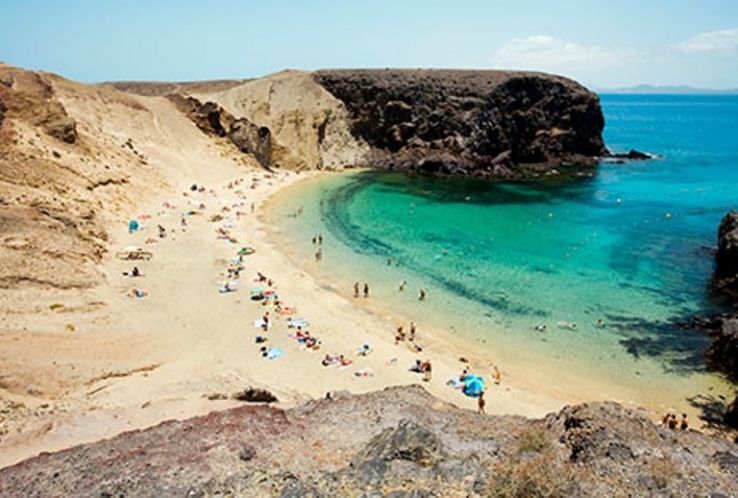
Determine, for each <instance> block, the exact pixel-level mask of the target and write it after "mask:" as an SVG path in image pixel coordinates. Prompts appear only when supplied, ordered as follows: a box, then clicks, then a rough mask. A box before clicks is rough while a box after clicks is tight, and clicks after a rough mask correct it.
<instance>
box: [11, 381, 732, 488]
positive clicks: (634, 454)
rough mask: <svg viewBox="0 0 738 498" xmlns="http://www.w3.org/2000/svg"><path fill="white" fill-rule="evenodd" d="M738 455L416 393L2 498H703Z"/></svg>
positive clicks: (586, 408) (597, 420)
mask: <svg viewBox="0 0 738 498" xmlns="http://www.w3.org/2000/svg"><path fill="white" fill-rule="evenodd" d="M737 460H738V446H736V445H735V444H733V443H731V442H730V441H728V440H725V439H720V438H717V437H710V436H706V435H703V434H700V433H698V432H696V431H671V430H668V429H664V428H659V427H656V426H654V425H653V424H652V423H651V421H650V420H648V418H646V417H645V416H644V415H643V414H642V413H640V412H637V411H633V410H628V409H625V408H623V407H622V406H620V405H618V404H616V403H589V404H586V405H580V406H573V407H567V408H565V409H563V410H562V411H561V412H560V413H558V414H551V415H549V416H547V417H546V418H544V419H542V420H526V419H523V418H522V417H512V416H495V417H488V416H483V415H478V414H476V413H473V412H470V411H465V410H460V409H458V408H455V407H453V406H451V405H445V404H443V403H441V402H439V401H438V400H437V399H435V398H433V397H432V396H430V395H429V394H428V393H427V392H425V391H424V390H423V389H422V388H421V387H419V386H409V387H401V388H389V389H386V390H384V391H382V392H376V393H369V394H364V395H360V396H345V397H341V398H340V399H322V400H316V401H312V402H310V403H307V404H306V405H303V406H300V407H297V408H294V409H291V410H287V411H282V410H278V409H275V408H272V407H268V406H245V407H242V408H236V409H232V410H227V411H223V412H213V413H211V414H209V415H206V416H204V417H198V418H195V419H192V420H187V421H182V422H175V421H169V422H165V423H162V424H160V425H158V426H156V427H152V428H150V429H147V430H144V431H133V432H129V433H125V434H121V435H120V436H117V437H114V438H112V439H108V440H104V441H100V442H98V443H94V444H88V445H83V446H79V447H77V448H72V449H69V450H65V451H61V452H59V453H54V454H42V455H39V456H38V457H35V458H32V459H30V460H27V461H25V462H21V463H19V464H17V465H14V466H12V467H7V468H5V469H0V495H2V496H72V495H75V496H79V495H84V496H195V497H205V496H247V497H250V496H259V497H262V496H295V497H296V496H492V495H495V496H652V495H663V496H677V495H679V496H706V495H713V496H715V495H716V494H721V495H724V496H733V495H736V493H738V481H736V479H735V475H736V470H737V469H738V466H737V465H736V461H737Z"/></svg>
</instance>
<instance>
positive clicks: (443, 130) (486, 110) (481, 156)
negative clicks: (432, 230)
mask: <svg viewBox="0 0 738 498" xmlns="http://www.w3.org/2000/svg"><path fill="white" fill-rule="evenodd" d="M314 78H315V79H316V81H317V82H318V83H319V84H321V85H322V86H323V87H324V88H326V89H327V90H328V91H329V92H330V93H331V94H333V95H334V96H335V97H336V98H338V99H339V100H341V101H342V102H343V103H344V104H345V105H346V107H347V109H348V110H349V113H350V117H351V121H352V123H351V132H352V134H353V135H354V136H356V137H358V138H360V139H361V140H363V141H365V142H366V143H367V144H369V146H370V147H371V149H372V151H373V153H372V157H371V158H370V161H369V165H371V166H375V167H384V168H396V169H405V170H412V171H419V172H425V173H436V174H455V175H474V176H483V177H496V178H527V177H536V176H541V175H546V174H552V173H554V170H556V168H560V167H561V166H568V165H576V166H580V167H585V168H586V167H591V166H593V165H595V164H596V163H597V161H598V159H599V157H600V156H603V155H605V154H606V153H607V151H606V149H605V146H604V144H603V141H602V136H601V133H602V129H603V127H604V118H603V116H602V110H601V108H600V103H599V99H598V97H597V95H595V94H594V93H592V92H590V91H588V90H587V89H585V88H584V87H582V86H580V85H579V84H577V83H576V82H574V81H572V80H569V79H566V78H563V77H559V76H552V75H547V74H542V73H533V72H516V71H455V70H325V71H317V72H316V73H314Z"/></svg>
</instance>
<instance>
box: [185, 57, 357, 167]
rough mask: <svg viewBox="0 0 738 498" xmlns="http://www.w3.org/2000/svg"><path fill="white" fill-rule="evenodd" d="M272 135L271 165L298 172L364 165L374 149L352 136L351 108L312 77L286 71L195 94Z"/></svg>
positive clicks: (309, 74)
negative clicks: (350, 129)
mask: <svg viewBox="0 0 738 498" xmlns="http://www.w3.org/2000/svg"><path fill="white" fill-rule="evenodd" d="M192 96H194V97H196V98H197V99H199V100H201V101H203V102H205V101H214V102H216V103H218V104H219V105H220V106H222V107H223V108H224V109H225V110H226V111H228V112H230V113H231V114H233V115H234V116H236V117H245V118H248V119H249V120H250V121H252V122H253V123H255V124H257V125H258V126H266V127H268V128H269V129H270V131H271V133H272V140H273V142H272V158H271V161H270V162H271V164H272V165H273V166H275V167H277V166H278V167H281V168H285V169H292V170H304V169H327V170H333V169H340V168H343V167H346V166H356V165H361V164H363V158H364V157H365V154H366V153H367V152H368V150H369V148H368V146H367V145H366V144H365V143H362V142H360V141H357V140H356V139H355V138H354V137H353V136H352V135H351V133H350V131H349V120H348V111H347V110H346V106H345V105H344V104H343V103H342V102H341V101H339V100H338V99H336V98H335V97H334V96H333V95H331V94H330V93H329V92H327V91H326V90H325V89H324V88H323V87H322V86H320V85H319V84H318V83H316V82H315V80H314V79H313V76H312V74H311V73H308V72H302V71H282V72H279V73H276V74H272V75H269V76H266V77H264V78H260V79H258V80H252V81H247V82H245V83H243V84H241V85H238V86H234V87H232V88H228V89H226V90H223V91H218V92H210V93H206V92H202V91H200V92H194V91H193V92H192Z"/></svg>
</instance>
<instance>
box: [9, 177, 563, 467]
mask: <svg viewBox="0 0 738 498" xmlns="http://www.w3.org/2000/svg"><path fill="white" fill-rule="evenodd" d="M308 176H309V174H295V173H279V174H267V173H265V172H263V171H258V170H255V169H254V170H246V172H245V173H243V174H241V175H238V176H234V177H233V178H232V179H229V180H223V179H222V177H220V178H219V177H214V178H207V179H205V180H204V181H202V183H200V181H199V180H197V179H193V185H197V186H198V188H197V189H195V190H194V191H193V190H192V189H191V188H192V187H191V186H189V187H188V185H182V187H181V189H180V190H178V191H172V192H169V193H168V195H163V194H159V195H158V196H159V198H157V199H151V201H150V203H148V204H145V203H142V207H141V208H140V209H138V210H137V212H136V213H135V215H134V217H135V219H136V220H137V222H138V223H139V224H140V225H139V229H138V230H136V231H129V229H128V228H129V227H128V224H127V223H116V224H115V226H113V227H111V230H110V233H111V241H110V247H111V250H110V251H109V253H108V254H107V256H106V258H105V260H104V263H103V267H102V271H103V273H104V275H105V281H106V284H104V285H101V286H99V287H96V288H94V289H92V290H88V291H78V290H69V291H62V290H56V291H54V292H48V293H46V294H44V295H43V300H42V302H44V301H45V302H46V304H39V303H38V302H36V303H35V304H34V306H36V307H35V308H33V309H29V308H28V307H27V306H24V302H25V301H24V300H23V296H24V294H23V289H21V290H19V291H18V292H17V293H15V294H14V295H15V299H17V303H16V306H15V307H13V309H17V310H18V313H17V314H15V315H8V316H5V317H4V318H3V321H2V336H0V337H1V339H2V343H3V348H2V353H0V355H1V356H2V358H0V359H1V360H2V363H3V364H4V365H7V368H8V370H9V371H12V372H13V375H12V384H11V383H10V382H8V381H7V380H6V382H5V383H4V385H3V386H2V387H3V388H4V389H5V390H6V393H5V396H4V400H3V403H4V406H3V412H2V413H3V420H2V421H3V433H4V434H3V439H2V442H1V443H0V448H1V449H2V451H0V455H1V456H0V466H7V465H11V464H13V463H15V462H18V461H20V460H22V459H25V458H28V457H31V456H33V455H35V454H37V453H39V452H42V451H55V450H59V449H63V448H66V447H70V446H73V445H77V444H80V443H86V442H91V441H95V440H98V439H101V438H106V437H110V436H113V435H115V434H117V433H120V432H122V431H126V430H131V429H139V428H143V427H147V426H149V425H152V424H156V423H158V422H160V421H163V420H167V419H172V418H186V417H190V416H194V415H198V414H203V413H207V412H209V411H212V410H219V409H225V408H228V407H232V406H236V405H238V404H239V403H241V402H240V401H236V400H234V399H232V394H234V393H236V392H238V391H242V390H244V389H245V388H248V387H256V388H264V389H268V390H269V391H271V392H272V393H273V394H275V395H276V396H277V398H278V399H279V401H278V403H277V405H278V406H285V407H287V406H294V405H295V404H299V403H301V402H304V401H306V400H308V399H313V398H318V397H322V396H326V395H327V393H329V392H336V391H341V390H347V391H350V392H352V393H360V392H367V391H373V390H378V389H382V388H384V387H387V386H392V385H398V384H411V383H420V384H422V385H423V386H424V387H425V388H427V389H428V390H429V391H430V392H431V393H433V394H434V395H436V396H437V397H439V398H440V399H443V400H445V401H448V402H451V403H453V404H455V405H458V406H460V407H463V408H468V409H476V402H477V401H476V399H475V398H471V397H466V396H464V395H463V394H462V393H461V392H460V391H459V390H457V389H453V388H451V387H450V386H448V385H447V381H448V380H449V379H450V378H453V377H455V376H458V375H459V373H460V372H461V371H462V370H463V368H464V367H468V368H469V370H470V371H472V372H477V373H481V374H483V375H485V377H487V378H488V384H489V385H488V388H489V389H488V394H487V396H486V398H487V407H486V409H487V413H490V414H495V413H515V414H521V415H526V416H533V417H539V416H542V415H544V414H545V413H548V412H550V411H553V410H556V409H558V408H560V406H561V400H556V399H554V398H552V397H549V396H548V395H546V394H545V393H542V392H533V391H530V390H528V389H524V388H519V387H516V385H515V382H514V381H511V380H509V379H507V378H505V377H504V376H503V379H502V382H501V384H500V385H495V384H494V383H493V382H492V372H491V371H488V370H489V359H486V360H485V359H482V358H476V357H475V356H474V351H473V348H472V347H469V348H468V349H465V348H463V347H461V345H459V344H453V343H451V342H448V341H446V340H444V339H443V338H442V337H441V336H437V335H435V334H432V333H428V332H426V331H424V330H423V325H422V324H419V337H418V339H417V341H416V342H418V343H421V342H422V345H423V350H422V352H418V351H416V350H414V349H413V348H412V344H411V343H410V342H409V341H405V342H401V343H400V344H395V341H394V331H393V330H390V329H389V328H388V325H387V322H386V320H385V319H383V318H382V316H381V314H380V313H378V312H377V310H376V308H375V307H373V306H372V305H371V297H370V298H369V299H366V300H364V299H363V298H362V299H353V298H352V296H345V295H344V294H343V293H339V292H337V291H336V290H335V289H334V288H332V287H331V286H329V285H326V284H325V283H324V282H321V281H319V280H316V279H315V278H314V277H312V276H311V275H309V274H307V273H306V272H304V271H303V270H301V269H300V268H298V267H296V266H295V265H293V264H292V263H291V262H290V261H289V260H288V259H287V258H286V257H285V255H284V254H283V253H282V252H281V251H280V248H279V247H276V246H275V245H274V241H273V240H271V239H270V238H269V236H268V232H269V231H268V230H267V227H265V226H264V222H263V221H260V218H259V212H260V208H261V206H262V203H263V202H264V201H265V200H266V199H267V198H268V197H269V196H270V195H272V194H273V193H275V192H276V191H278V190H279V189H281V188H283V187H285V186H287V185H290V184H291V183H292V182H294V181H297V180H299V179H302V178H306V177H308ZM208 180H213V182H210V181H208ZM217 180H220V181H219V182H218V181H217ZM143 206H145V207H143ZM159 226H161V227H162V228H161V229H160V228H159ZM160 235H163V237H162V236H160ZM129 246H135V247H139V248H141V249H143V250H144V251H146V252H150V253H151V255H152V258H151V259H150V260H148V261H145V260H124V259H120V257H117V255H118V253H119V252H120V251H121V250H123V249H125V248H127V247H129ZM243 247H251V248H253V249H254V250H255V252H254V253H253V254H250V255H244V256H242V257H241V258H240V259H241V262H239V255H238V251H239V250H240V249H242V248H243ZM118 256H119V255H118ZM239 265H240V268H242V269H240V270H239V271H238V277H237V278H236V276H235V274H234V273H231V274H230V277H231V278H229V268H232V269H233V270H236V269H239ZM134 266H135V267H137V268H138V269H139V270H140V272H141V273H142V274H143V276H139V277H131V276H127V275H125V273H130V272H131V271H132V270H133V267H134ZM259 273H260V274H261V275H264V276H265V277H267V279H268V280H270V281H271V283H272V285H271V286H269V285H267V284H268V283H269V282H260V281H259ZM226 281H228V282H229V284H228V285H229V287H230V291H229V292H221V291H222V290H225V288H224V286H225V282H226ZM259 286H261V287H262V288H264V290H266V291H268V290H273V291H274V293H276V294H277V295H278V299H279V301H280V303H281V306H282V307H283V308H284V309H283V314H280V313H279V312H278V310H277V309H276V308H275V307H274V305H273V303H274V299H267V300H266V301H256V300H252V299H251V297H252V296H251V290H252V289H254V288H255V287H259ZM133 289H139V290H141V291H142V292H143V293H145V295H143V296H142V297H135V296H132V291H133ZM267 293H269V292H267ZM36 297H38V296H36ZM36 301H38V299H36ZM264 302H267V303H269V304H267V305H265V304H263V303H264ZM266 312H268V313H269V317H270V324H269V327H268V330H267V331H264V330H263V329H262V328H260V327H258V326H257V325H255V323H256V322H257V321H259V320H261V319H262V317H263V316H264V315H265V313H266ZM287 313H290V314H287ZM29 317H31V319H32V322H30V323H29ZM298 318H301V319H304V320H305V321H307V325H305V326H304V327H303V331H307V332H309V333H310V334H311V335H312V336H313V337H315V338H316V339H317V341H318V347H315V348H308V347H306V346H305V343H304V342H301V341H300V340H298V338H297V337H296V335H297V332H298V329H297V328H296V327H294V326H291V323H290V322H291V321H292V320H296V319H298ZM257 336H262V337H265V338H266V339H267V340H266V342H263V343H257ZM364 345H367V346H368V347H369V352H368V354H359V353H363V351H362V350H363V349H364ZM262 348H268V349H267V351H263V350H262ZM272 348H273V349H272ZM265 352H267V353H272V354H270V355H269V357H264V356H263V353H265ZM326 354H328V355H331V356H334V355H335V356H340V355H343V356H344V358H345V359H347V360H350V362H351V363H350V364H348V365H341V364H340V362H339V363H337V364H330V365H328V366H325V365H323V364H322V360H323V359H324V358H325V357H326ZM273 356H276V357H275V358H273V359H270V358H271V357H273ZM460 358H464V359H466V360H468V363H465V362H461V361H459V359H460ZM417 360H421V361H425V360H430V361H431V362H432V367H433V368H432V378H431V379H430V380H429V381H424V380H423V376H422V375H421V374H418V373H415V372H412V371H410V367H411V366H413V365H414V364H415V363H416V361H417ZM503 371H504V370H503ZM8 378H11V377H10V376H8Z"/></svg>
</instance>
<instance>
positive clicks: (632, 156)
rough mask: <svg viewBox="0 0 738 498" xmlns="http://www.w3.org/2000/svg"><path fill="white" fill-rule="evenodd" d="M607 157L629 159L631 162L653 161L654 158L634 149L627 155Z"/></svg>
mask: <svg viewBox="0 0 738 498" xmlns="http://www.w3.org/2000/svg"><path fill="white" fill-rule="evenodd" d="M607 157H612V158H615V159H628V160H631V161H644V160H647V159H653V156H652V155H651V154H646V153H645V152H641V151H638V150H632V149H631V150H630V151H628V153H627V154H608V155H607Z"/></svg>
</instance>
